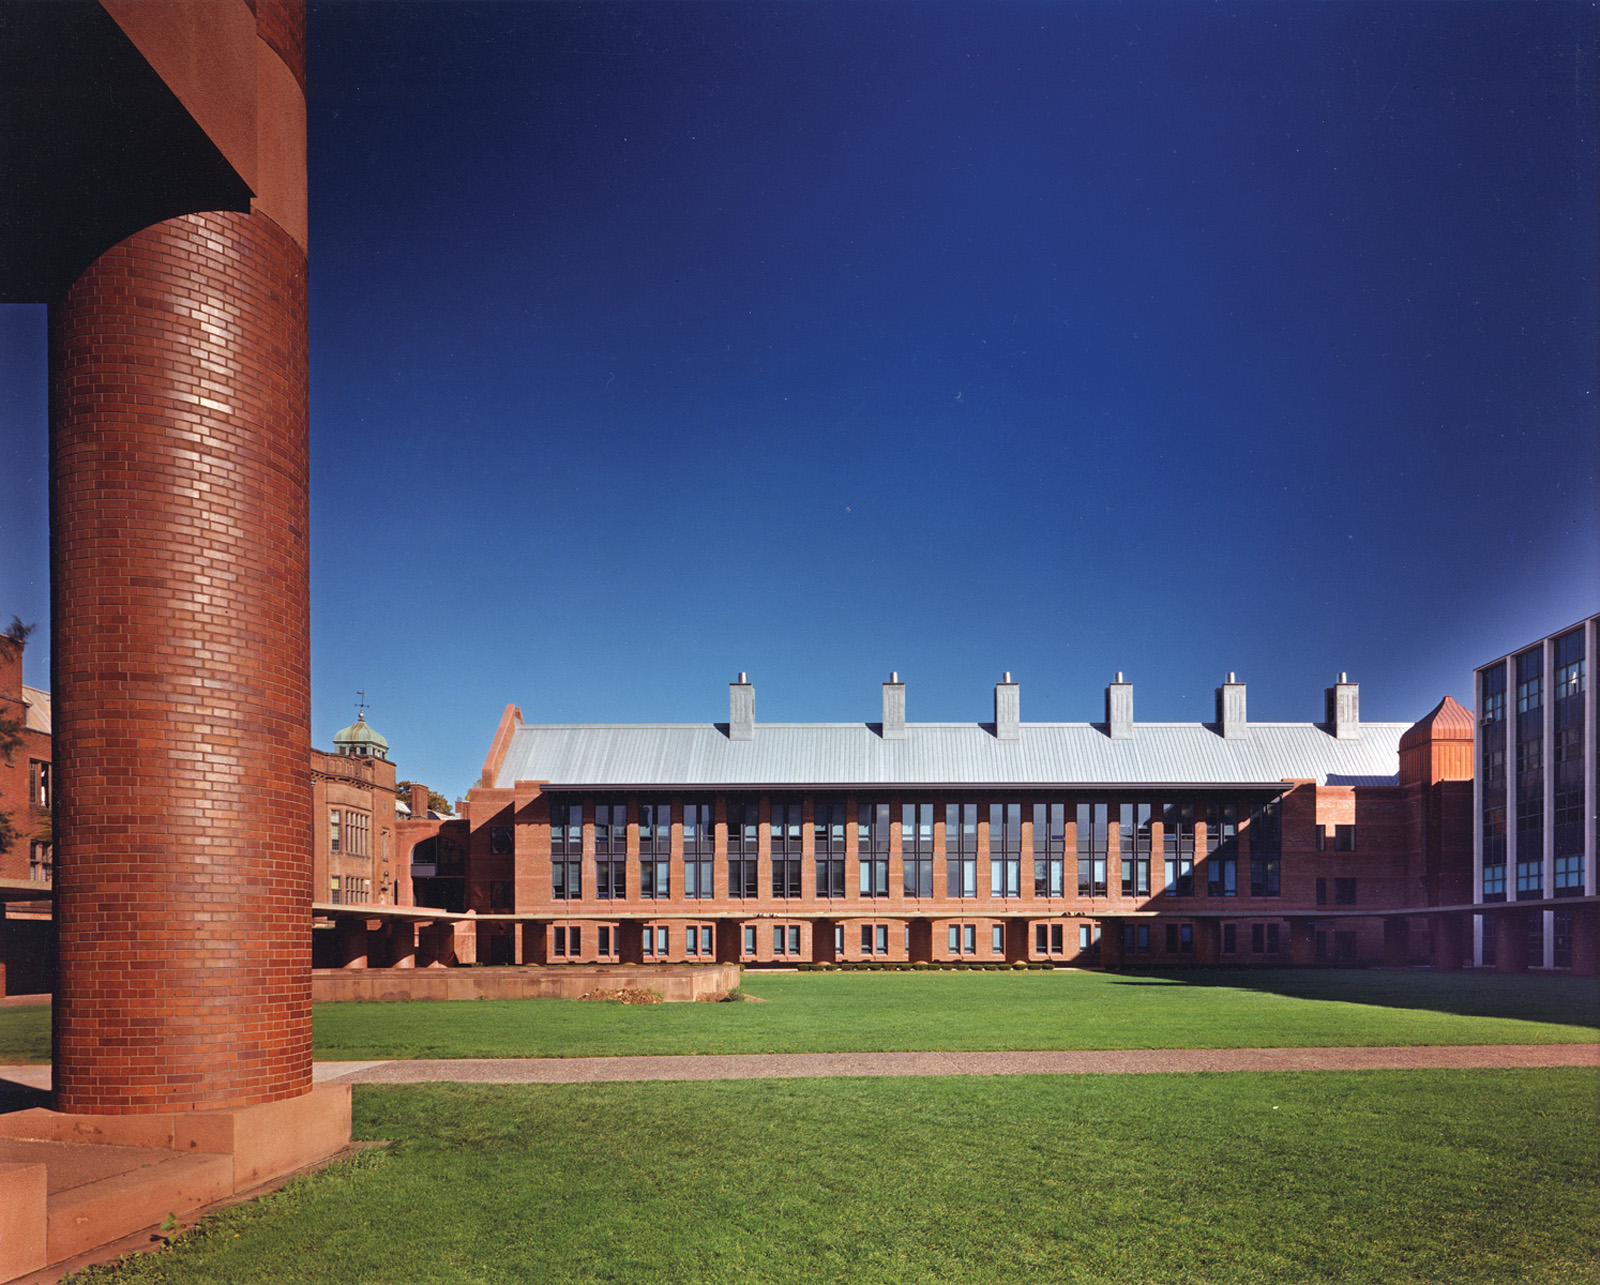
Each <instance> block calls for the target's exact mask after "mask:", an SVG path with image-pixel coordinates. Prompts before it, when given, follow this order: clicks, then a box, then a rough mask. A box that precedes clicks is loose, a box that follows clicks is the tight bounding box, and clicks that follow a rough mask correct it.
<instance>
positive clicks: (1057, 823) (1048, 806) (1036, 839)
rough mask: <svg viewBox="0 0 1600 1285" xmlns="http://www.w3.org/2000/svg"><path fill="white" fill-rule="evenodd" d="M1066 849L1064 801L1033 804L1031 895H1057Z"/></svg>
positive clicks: (1060, 887) (1060, 890)
mask: <svg viewBox="0 0 1600 1285" xmlns="http://www.w3.org/2000/svg"><path fill="white" fill-rule="evenodd" d="M1066 853H1067V805H1066V804H1065V803H1035V804H1034V805H1033V895H1034V896H1035V897H1059V896H1061V894H1062V878H1063V873H1062V872H1063V869H1064V867H1065V863H1066Z"/></svg>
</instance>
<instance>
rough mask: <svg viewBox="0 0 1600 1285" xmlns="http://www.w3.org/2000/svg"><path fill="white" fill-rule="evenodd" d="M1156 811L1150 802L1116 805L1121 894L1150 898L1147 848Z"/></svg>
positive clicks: (1151, 836) (1148, 853) (1148, 848)
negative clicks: (1118, 815) (1120, 837)
mask: <svg viewBox="0 0 1600 1285" xmlns="http://www.w3.org/2000/svg"><path fill="white" fill-rule="evenodd" d="M1156 811H1157V808H1156V805H1154V804H1151V803H1123V804H1121V805H1120V813H1121V831H1122V895H1123V896H1124V897H1148V896H1149V895H1150V848H1151V842H1152V838H1153V834H1154V832H1153V830H1152V828H1151V827H1152V824H1153V822H1154V819H1155V814H1156Z"/></svg>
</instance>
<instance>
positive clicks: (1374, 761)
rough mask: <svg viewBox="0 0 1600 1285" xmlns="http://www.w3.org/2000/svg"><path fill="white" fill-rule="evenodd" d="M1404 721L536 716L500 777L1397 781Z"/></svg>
mask: <svg viewBox="0 0 1600 1285" xmlns="http://www.w3.org/2000/svg"><path fill="white" fill-rule="evenodd" d="M1410 726H1411V725H1410V724H1409V723H1363V724H1362V725H1361V735H1360V738H1359V739H1357V740H1345V741H1341V740H1338V739H1336V738H1335V737H1334V736H1333V734H1332V733H1331V732H1329V731H1327V730H1325V729H1324V728H1323V727H1322V726H1321V725H1319V724H1316V723H1251V724H1250V725H1249V729H1248V735H1247V736H1246V737H1245V738H1243V739H1240V740H1231V741H1230V740H1224V739H1223V737H1222V736H1221V734H1220V733H1219V732H1218V731H1217V730H1216V729H1215V727H1214V726H1212V725H1209V724H1204V723H1136V724H1135V725H1134V734H1133V737H1132V738H1131V739H1129V740H1121V741H1114V740H1112V739H1111V738H1110V737H1109V736H1108V735H1107V734H1106V731H1105V725H1104V724H1095V723H1024V724H1023V725H1022V735H1021V738H1020V739H1018V740H1015V741H1001V740H997V739H996V738H995V736H994V733H993V730H992V726H991V725H990V724H985V723H908V724H907V725H906V734H905V739H904V740H903V741H885V740H884V739H883V738H882V737H881V736H880V735H879V732H878V725H877V724H875V723H758V724H757V725H756V729H755V738H754V739H753V740H749V741H731V740H729V739H728V735H727V730H726V725H725V724H717V723H653V724H627V725H604V724H584V725H564V726H563V725H539V724H532V723H524V724H522V725H520V726H519V727H518V728H517V729H516V731H515V732H514V733H513V735H512V739H511V744H510V746H509V748H508V750H507V752H506V757H505V761H504V762H503V763H502V765H501V768H500V772H499V776H498V777H497V779H496V781H495V784H496V785H497V786H499V787H500V788H502V789H509V788H510V787H511V786H512V785H513V784H514V783H515V782H517V781H548V782H549V783H550V784H551V786H552V787H553V788H576V787H588V788H598V787H607V788H611V787H617V788H629V787H649V786H655V787H666V786H816V785H840V786H847V785H882V786H887V785H922V786H963V785H1030V786H1033V785H1037V786H1062V785H1094V786H1120V785H1126V786H1155V785H1175V786H1176V785H1182V786H1212V785H1217V786H1224V785H1231V786H1247V785H1254V786H1263V787H1265V786H1271V785H1276V784H1278V783H1280V782H1282V781H1284V780H1289V779H1295V780H1314V781H1316V782H1317V783H1318V784H1323V785H1394V784H1395V783H1396V782H1397V781H1398V779H1399V745H1400V737H1401V736H1402V735H1403V734H1404V733H1405V731H1406V729H1407V728H1409V727H1410Z"/></svg>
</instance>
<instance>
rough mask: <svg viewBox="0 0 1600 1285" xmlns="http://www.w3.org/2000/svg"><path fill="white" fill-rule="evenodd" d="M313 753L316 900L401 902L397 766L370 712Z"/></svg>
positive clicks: (355, 903) (335, 902)
mask: <svg viewBox="0 0 1600 1285" xmlns="http://www.w3.org/2000/svg"><path fill="white" fill-rule="evenodd" d="M333 744H334V749H333V753H331V754H330V753H328V752H327V751H325V750H319V749H313V750H312V751H311V812H312V818H313V821H314V825H315V829H314V831H313V847H312V867H313V874H312V880H313V883H312V887H313V889H314V900H316V901H320V902H325V903H327V904H329V905H335V906H338V905H345V906H353V905H375V906H388V905H393V904H394V902H395V875H394V843H395V820H396V818H395V769H394V764H393V763H392V762H390V761H389V742H388V741H386V740H385V739H384V738H383V737H382V736H381V735H379V734H378V732H376V731H375V730H374V729H373V728H372V727H371V726H369V725H368V723H367V719H366V713H365V711H362V712H361V713H360V714H359V715H358V716H357V718H356V721H355V722H354V723H352V724H351V725H350V726H349V727H346V728H344V729H343V730H342V731H340V732H338V733H337V734H336V735H335V736H334V738H333Z"/></svg>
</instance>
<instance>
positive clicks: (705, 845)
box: [683, 799, 716, 898]
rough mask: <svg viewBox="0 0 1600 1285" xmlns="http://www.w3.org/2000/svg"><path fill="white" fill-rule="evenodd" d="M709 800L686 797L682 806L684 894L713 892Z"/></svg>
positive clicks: (713, 836) (713, 848)
mask: <svg viewBox="0 0 1600 1285" xmlns="http://www.w3.org/2000/svg"><path fill="white" fill-rule="evenodd" d="M711 815H712V813H711V804H710V802H709V801H708V802H704V803H701V802H696V801H695V800H692V799H691V800H689V801H688V802H686V803H685V804H684V805H683V895H684V896H685V897H690V898H704V897H709V896H711V895H712V882H711V881H712V873H711V870H712V864H713V861H714V859H715V857H716V830H715V828H714V826H713V824H712V820H711Z"/></svg>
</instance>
